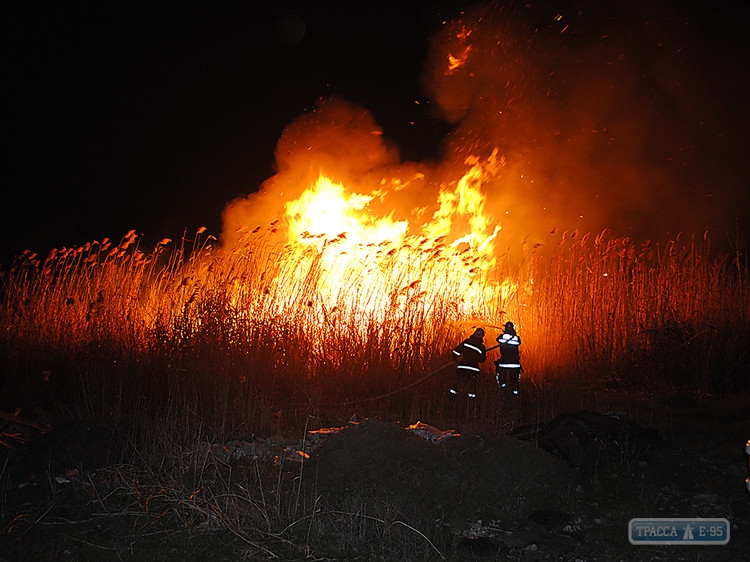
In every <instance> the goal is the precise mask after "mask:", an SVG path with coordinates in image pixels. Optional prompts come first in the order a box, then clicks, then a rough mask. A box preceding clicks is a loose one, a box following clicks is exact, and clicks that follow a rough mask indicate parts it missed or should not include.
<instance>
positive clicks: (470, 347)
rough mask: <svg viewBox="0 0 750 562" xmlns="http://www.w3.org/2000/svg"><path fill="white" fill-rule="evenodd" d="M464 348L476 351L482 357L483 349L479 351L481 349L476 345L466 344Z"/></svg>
mask: <svg viewBox="0 0 750 562" xmlns="http://www.w3.org/2000/svg"><path fill="white" fill-rule="evenodd" d="M464 347H468V348H469V349H473V350H474V351H476V352H477V353H478V354H479V355H481V354H482V350H481V349H479V348H478V347H477V346H475V345H471V344H470V343H465V344H464Z"/></svg>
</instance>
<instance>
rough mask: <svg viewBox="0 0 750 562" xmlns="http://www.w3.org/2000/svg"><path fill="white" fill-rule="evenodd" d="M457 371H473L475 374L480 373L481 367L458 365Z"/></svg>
mask: <svg viewBox="0 0 750 562" xmlns="http://www.w3.org/2000/svg"><path fill="white" fill-rule="evenodd" d="M456 369H463V370H465V371H471V372H474V373H478V372H479V367H474V366H473V365H458V366H457V367H456Z"/></svg>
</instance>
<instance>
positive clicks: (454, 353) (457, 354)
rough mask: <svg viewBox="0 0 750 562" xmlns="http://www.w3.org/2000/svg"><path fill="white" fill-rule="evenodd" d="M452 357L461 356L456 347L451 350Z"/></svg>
mask: <svg viewBox="0 0 750 562" xmlns="http://www.w3.org/2000/svg"><path fill="white" fill-rule="evenodd" d="M453 357H461V352H460V351H458V350H457V349H456V350H454V351H453Z"/></svg>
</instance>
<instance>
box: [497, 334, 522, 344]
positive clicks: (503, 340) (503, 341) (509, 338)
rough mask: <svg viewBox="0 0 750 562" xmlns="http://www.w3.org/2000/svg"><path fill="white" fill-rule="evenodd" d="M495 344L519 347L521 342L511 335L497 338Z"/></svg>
mask: <svg viewBox="0 0 750 562" xmlns="http://www.w3.org/2000/svg"><path fill="white" fill-rule="evenodd" d="M497 343H501V344H504V345H521V340H520V339H519V338H518V336H517V335H515V336H514V335H511V334H502V335H501V336H500V337H499V338H497Z"/></svg>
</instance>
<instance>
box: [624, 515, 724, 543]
mask: <svg viewBox="0 0 750 562" xmlns="http://www.w3.org/2000/svg"><path fill="white" fill-rule="evenodd" d="M628 539H630V542H631V544H727V543H728V542H729V521H728V520H727V519H718V518H717V519H691V518H687V517H686V518H678V519H667V518H663V519H661V518H652V519H631V520H630V523H629V524H628Z"/></svg>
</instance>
